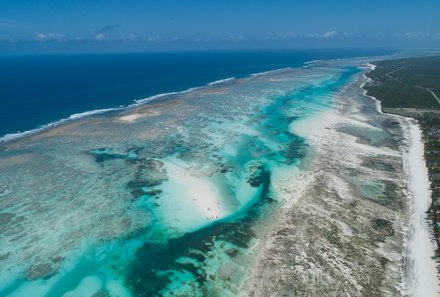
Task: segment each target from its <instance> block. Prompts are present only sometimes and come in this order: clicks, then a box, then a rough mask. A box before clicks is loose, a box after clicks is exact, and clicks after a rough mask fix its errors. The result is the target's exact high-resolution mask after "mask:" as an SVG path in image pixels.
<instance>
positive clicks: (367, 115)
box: [241, 77, 428, 297]
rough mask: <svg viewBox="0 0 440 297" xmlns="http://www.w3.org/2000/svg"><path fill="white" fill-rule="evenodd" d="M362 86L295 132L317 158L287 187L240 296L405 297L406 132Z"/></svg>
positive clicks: (347, 91)
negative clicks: (282, 204)
mask: <svg viewBox="0 0 440 297" xmlns="http://www.w3.org/2000/svg"><path fill="white" fill-rule="evenodd" d="M364 80H365V78H362V77H359V80H358V81H356V82H354V83H353V84H351V85H349V86H347V87H346V88H345V89H344V91H342V92H341V93H340V94H338V96H337V98H335V105H336V107H335V108H334V109H333V111H331V112H327V113H325V114H322V115H321V120H317V119H316V118H310V119H309V120H304V121H302V122H299V123H297V124H295V125H294V126H293V127H291V131H293V132H295V133H300V134H301V135H303V136H306V137H307V139H308V143H309V145H310V146H311V151H313V153H312V155H313V156H311V157H310V159H309V162H308V163H306V164H303V165H304V166H303V167H302V168H300V169H301V170H300V171H301V172H300V173H299V174H298V175H297V178H296V179H295V180H294V181H293V184H292V183H291V184H289V185H286V187H290V188H292V189H295V190H294V191H291V193H290V194H287V195H286V198H285V199H286V200H285V201H284V207H283V208H282V209H281V210H280V213H279V214H278V215H277V221H276V222H275V223H274V224H273V226H272V227H270V229H269V230H268V231H266V235H265V237H264V240H262V241H261V244H260V246H259V248H258V251H257V252H256V254H257V255H256V256H255V258H256V259H257V260H256V261H255V264H254V265H253V267H252V268H251V269H250V270H249V274H250V278H249V281H248V282H247V283H246V284H245V286H244V289H243V291H242V294H241V295H242V296H338V297H339V296H368V297H372V296H402V294H403V288H402V275H403V270H404V269H405V267H406V266H407V264H406V262H404V261H403V260H402V259H403V258H402V255H403V253H404V248H403V246H404V238H405V234H406V233H405V232H406V229H405V226H407V225H408V222H409V216H408V209H409V207H408V200H407V198H406V197H407V183H406V182H405V181H406V180H407V177H406V175H405V171H404V164H405V160H404V158H405V156H406V155H405V151H406V150H407V146H406V145H407V143H406V142H405V141H404V140H405V137H406V135H405V134H404V133H403V130H402V127H403V128H404V129H405V128H406V126H405V125H406V122H405V121H404V120H400V119H399V121H396V118H394V117H391V116H389V115H384V114H381V113H379V112H378V111H377V109H376V106H375V105H373V104H372V101H371V99H370V98H367V97H366V96H364V95H363V94H362V91H361V89H359V85H360V84H361V83H363V82H364ZM342 126H343V127H350V129H351V130H352V131H355V132H356V133H345V132H343V131H344V130H343V129H340V127H342ZM377 133H380V135H379V136H380V137H377ZM355 135H356V136H355ZM415 296H416V295H415ZM417 296H428V295H417Z"/></svg>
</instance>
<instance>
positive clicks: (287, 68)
mask: <svg viewBox="0 0 440 297" xmlns="http://www.w3.org/2000/svg"><path fill="white" fill-rule="evenodd" d="M290 69H292V68H291V67H285V68H279V69H274V70H269V71H264V72H257V73H253V74H251V75H250V77H256V76H261V75H267V74H274V73H277V72H281V71H285V70H290Z"/></svg>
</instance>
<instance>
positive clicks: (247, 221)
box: [0, 67, 359, 296]
mask: <svg viewBox="0 0 440 297" xmlns="http://www.w3.org/2000/svg"><path fill="white" fill-rule="evenodd" d="M358 71H359V70H358V69H356V68H350V67H341V68H338V67H327V68H323V67H321V68H320V67H308V68H300V69H285V70H280V71H275V72H271V73H267V74H264V75H257V76H252V77H246V78H241V79H234V80H230V81H227V82H223V83H219V84H215V85H211V86H206V87H203V88H199V89H195V90H192V91H190V92H183V93H179V94H172V95H169V96H164V97H161V98H158V99H156V100H155V101H153V102H151V103H148V104H145V105H140V106H136V107H132V108H130V109H128V110H122V111H114V112H111V113H107V114H104V115H95V116H92V117H87V118H83V119H81V120H77V121H72V122H70V123H67V124H65V125H61V126H58V127H56V128H53V129H50V130H47V131H45V132H42V133H39V134H35V135H32V136H29V137H26V138H23V139H18V140H15V141H12V142H8V143H3V144H1V145H0V149H1V151H2V153H0V169H1V171H0V178H1V181H2V182H1V188H0V198H1V199H0V203H1V205H0V209H1V210H2V211H1V213H0V220H1V222H2V224H1V225H0V226H1V227H0V228H2V229H1V231H2V233H1V234H2V235H1V237H0V264H1V265H0V296H30V295H32V296H92V295H93V294H95V293H100V294H102V296H155V295H164V296H167V295H172V294H174V295H184V294H188V295H190V296H203V295H209V296H228V295H230V296H234V292H235V291H234V290H236V287H237V286H238V285H239V283H240V282H241V281H242V280H243V278H244V277H245V275H246V273H245V271H246V269H247V265H248V264H249V262H247V261H250V260H249V259H247V258H246V257H247V255H251V254H250V253H251V252H250V251H251V250H252V247H253V246H255V244H256V243H257V242H258V239H259V238H258V234H257V233H255V231H254V227H255V226H257V225H258V224H261V223H262V220H264V217H266V216H269V215H270V213H271V212H272V210H273V209H276V208H277V207H278V205H279V201H283V200H287V199H291V198H292V197H290V196H289V195H288V194H286V191H285V190H284V188H288V187H289V185H288V184H283V180H282V176H285V175H286V174H287V175H294V173H295V170H296V168H297V166H298V165H299V164H300V163H301V162H302V160H303V159H304V157H305V155H306V154H307V152H308V145H307V139H306V138H302V137H300V136H298V135H295V134H292V133H291V132H289V126H290V125H291V124H292V123H293V122H295V121H298V120H302V119H304V118H309V117H318V116H319V114H320V112H322V111H325V110H328V109H331V108H332V101H333V100H335V95H336V94H337V93H338V92H339V91H340V90H341V89H342V88H343V87H344V85H346V84H347V83H348V82H350V81H351V79H352V77H353V75H354V74H355V73H357V72H358ZM246 259H247V260H246ZM29 294H30V295H29Z"/></svg>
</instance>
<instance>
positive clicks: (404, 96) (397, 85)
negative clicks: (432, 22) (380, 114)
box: [365, 56, 440, 257]
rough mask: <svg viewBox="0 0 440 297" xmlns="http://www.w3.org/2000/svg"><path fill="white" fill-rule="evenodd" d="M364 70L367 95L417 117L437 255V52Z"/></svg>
mask: <svg viewBox="0 0 440 297" xmlns="http://www.w3.org/2000/svg"><path fill="white" fill-rule="evenodd" d="M373 64H375V65H377V67H376V69H375V70H374V71H371V72H370V73H368V74H367V77H369V78H371V79H372V82H371V83H369V84H368V85H366V86H365V88H366V89H367V91H368V95H371V96H374V97H376V98H377V99H378V100H380V101H381V102H382V107H383V108H384V111H385V112H392V113H397V114H400V115H405V116H412V117H414V118H416V119H417V121H418V122H419V124H420V126H421V128H422V130H423V139H424V142H425V159H426V163H427V167H428V171H429V180H430V183H431V191H432V194H431V197H432V204H431V207H430V209H429V212H428V215H429V217H430V219H431V221H432V227H433V230H434V235H435V238H436V241H437V246H438V247H437V256H438V257H440V112H439V111H440V102H437V100H436V98H435V97H434V95H433V94H432V93H431V92H430V91H432V92H434V94H435V95H437V97H440V56H436V57H423V58H410V59H399V60H388V61H380V62H374V63H373Z"/></svg>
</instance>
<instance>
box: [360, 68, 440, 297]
mask: <svg viewBox="0 0 440 297" xmlns="http://www.w3.org/2000/svg"><path fill="white" fill-rule="evenodd" d="M367 66H368V67H369V68H370V70H369V71H374V69H375V68H376V65H374V64H372V63H368V64H367ZM363 75H364V77H365V78H366V80H367V81H366V82H365V83H363V84H362V85H361V86H360V87H361V89H362V90H363V93H364V95H365V96H366V97H368V98H371V99H372V100H374V102H375V105H376V108H377V111H378V112H380V113H382V114H384V115H388V116H391V117H395V118H397V119H399V123H400V125H402V127H403V128H404V135H405V138H406V146H407V147H406V151H405V152H404V153H403V155H404V160H403V161H404V163H405V166H404V168H405V171H406V176H407V182H408V186H407V187H408V192H409V195H410V197H409V199H408V203H409V209H410V212H411V213H410V220H411V221H410V226H409V228H408V230H407V231H406V235H405V250H404V255H403V259H404V260H405V262H406V265H407V266H408V267H407V268H406V269H407V271H406V273H407V275H405V271H404V272H403V282H402V287H403V289H404V291H405V295H406V294H409V296H440V293H439V292H440V283H439V279H438V276H439V273H438V266H439V264H438V262H437V261H436V260H435V255H436V253H435V250H436V246H437V245H436V242H435V240H434V233H433V230H432V223H431V220H430V218H429V216H428V215H427V212H428V210H429V208H430V206H431V203H432V200H431V191H430V182H429V174H428V170H427V166H426V160H425V157H424V150H425V149H424V146H425V144H424V141H423V137H422V130H421V127H420V125H419V124H418V122H417V119H415V118H413V117H411V116H409V115H408V116H404V115H402V114H395V113H390V112H384V111H383V107H382V102H381V101H380V100H379V99H377V98H375V97H374V96H370V95H368V94H367V93H368V91H367V89H365V88H364V86H365V84H367V83H369V82H371V81H372V79H371V78H368V77H367V76H366V75H365V73H364V74H363ZM411 224H413V225H411ZM426 270H429V273H426ZM414 277H416V279H414ZM434 292H437V293H434Z"/></svg>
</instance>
